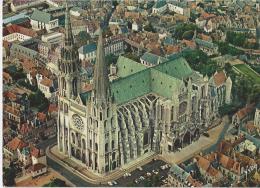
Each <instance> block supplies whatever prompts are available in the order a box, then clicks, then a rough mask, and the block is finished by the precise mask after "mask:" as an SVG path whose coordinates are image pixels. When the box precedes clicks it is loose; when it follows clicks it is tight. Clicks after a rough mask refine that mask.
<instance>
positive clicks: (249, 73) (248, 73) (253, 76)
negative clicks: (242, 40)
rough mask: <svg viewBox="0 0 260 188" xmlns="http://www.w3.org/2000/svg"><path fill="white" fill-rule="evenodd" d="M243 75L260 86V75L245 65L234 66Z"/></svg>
mask: <svg viewBox="0 0 260 188" xmlns="http://www.w3.org/2000/svg"><path fill="white" fill-rule="evenodd" d="M234 67H235V68H236V69H237V70H238V71H239V72H240V73H241V74H244V75H245V76H247V77H248V78H250V79H251V80H252V81H253V82H254V83H255V84H260V75H259V74H258V73H257V72H255V71H253V70H252V69H251V68H250V67H248V66H247V65H245V64H239V65H234Z"/></svg>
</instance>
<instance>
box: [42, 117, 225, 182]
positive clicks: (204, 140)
mask: <svg viewBox="0 0 260 188" xmlns="http://www.w3.org/2000/svg"><path fill="white" fill-rule="evenodd" d="M225 124H227V117H224V118H223V121H222V122H221V123H220V124H219V125H218V126H216V127H214V128H212V129H210V130H209V131H208V133H209V137H205V136H201V137H200V138H199V140H197V141H195V142H193V143H192V144H190V145H188V146H186V147H185V148H183V149H182V150H181V151H179V152H175V153H164V154H163V155H157V154H155V153H146V154H144V155H143V156H142V157H141V158H140V159H137V161H132V162H130V163H129V164H127V165H126V166H124V168H120V169H118V170H115V171H113V172H112V173H108V174H106V175H105V176H100V175H97V174H94V173H93V172H91V171H89V170H88V169H87V167H82V165H81V164H80V162H78V161H76V160H73V159H69V158H68V157H66V156H65V157H64V156H62V155H60V153H59V152H58V148H57V145H55V146H53V147H51V148H49V147H48V148H47V150H46V154H47V156H48V157H49V158H51V159H52V160H54V161H55V162H57V163H58V164H60V165H61V166H63V167H64V168H66V169H67V170H69V171H70V172H71V173H73V174H74V175H77V176H79V177H81V178H82V179H84V180H86V181H87V182H90V183H92V184H96V185H97V184H107V182H108V181H111V180H115V179H118V178H120V177H122V176H123V174H124V173H125V172H132V171H134V170H135V169H136V168H137V167H138V166H143V165H145V164H147V163H149V162H151V161H152V159H154V158H156V159H160V160H163V161H165V162H167V163H169V164H174V163H175V164H179V163H182V162H184V161H186V160H188V159H190V158H192V157H193V156H195V155H197V154H199V153H200V152H201V151H203V150H205V149H206V148H209V147H210V146H212V145H214V144H216V143H217V141H218V139H219V136H220V135H221V134H223V132H222V131H223V130H224V125H225Z"/></svg>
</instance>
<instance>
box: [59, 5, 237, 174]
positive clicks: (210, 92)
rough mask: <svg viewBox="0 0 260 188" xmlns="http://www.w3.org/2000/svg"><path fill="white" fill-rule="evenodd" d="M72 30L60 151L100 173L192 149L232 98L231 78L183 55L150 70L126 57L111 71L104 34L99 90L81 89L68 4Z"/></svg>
mask: <svg viewBox="0 0 260 188" xmlns="http://www.w3.org/2000/svg"><path fill="white" fill-rule="evenodd" d="M65 30H66V31H65V44H64V47H63V48H62V50H61V59H60V60H59V62H58V67H59V73H58V82H59V97H58V102H59V112H58V124H57V126H58V127H57V130H58V135H57V137H58V139H57V140H58V149H59V151H60V153H61V154H62V155H66V156H68V157H69V158H72V159H73V160H75V161H76V162H78V163H80V164H81V165H82V166H84V167H87V168H88V169H89V170H91V171H93V172H94V173H98V174H106V173H107V172H111V171H113V170H115V169H117V168H121V167H122V166H124V165H126V164H128V163H129V162H132V161H135V160H136V159H138V158H139V157H141V156H143V155H144V154H146V155H153V154H155V153H158V154H162V155H163V154H164V153H166V152H167V153H168V152H174V151H176V150H179V149H180V148H183V147H185V146H186V145H188V144H190V143H191V142H192V141H194V140H197V139H198V138H199V136H200V135H201V134H202V133H203V132H204V131H205V130H207V129H208V128H209V127H210V126H211V124H212V122H213V121H214V120H215V119H216V116H217V114H218V107H219V105H220V104H222V103H223V100H225V102H230V95H231V87H232V82H231V80H230V79H229V78H228V79H227V78H226V79H225V78H224V79H219V78H218V77H217V76H218V75H217V76H216V78H215V77H213V78H210V79H209V78H208V77H207V76H206V77H203V76H202V75H200V74H199V73H197V72H195V71H193V70H192V69H191V68H190V66H189V65H188V63H187V62H186V60H185V59H184V58H177V59H172V60H169V61H166V62H163V63H160V64H159V65H156V66H154V67H145V66H144V65H142V64H140V63H137V62H135V61H133V60H130V59H128V58H125V57H123V56H120V57H119V58H118V61H117V64H116V66H112V67H111V69H110V74H109V73H108V66H107V64H106V59H105V55H104V49H103V39H102V33H100V36H99V39H98V45H97V58H96V64H95V71H94V77H93V89H92V90H91V91H89V92H84V93H82V92H81V78H80V76H79V75H80V68H81V65H80V60H79V56H78V52H77V49H75V46H74V41H73V35H72V31H71V23H70V18H69V13H68V8H67V10H66V19H65ZM221 75H222V76H223V74H221ZM219 80H221V82H222V83H221V92H222V93H223V96H225V97H221V100H222V101H221V103H220V102H218V100H220V99H219V98H220V97H218V92H219V89H218V88H217V86H218V87H219V86H220V84H219V82H220V81H219ZM215 81H217V82H218V84H217V86H216V84H215V83H214V82H215ZM221 96H222V95H221Z"/></svg>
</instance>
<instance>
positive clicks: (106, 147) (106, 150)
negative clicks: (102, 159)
mask: <svg viewBox="0 0 260 188" xmlns="http://www.w3.org/2000/svg"><path fill="white" fill-rule="evenodd" d="M105 152H108V143H106V144H105Z"/></svg>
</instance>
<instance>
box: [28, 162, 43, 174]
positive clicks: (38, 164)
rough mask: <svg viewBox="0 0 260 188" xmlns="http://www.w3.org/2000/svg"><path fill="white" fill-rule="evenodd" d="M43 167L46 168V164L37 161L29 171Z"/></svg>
mask: <svg viewBox="0 0 260 188" xmlns="http://www.w3.org/2000/svg"><path fill="white" fill-rule="evenodd" d="M43 168H46V166H45V165H44V164H42V163H37V164H34V165H32V166H31V171H33V172H36V171H38V170H41V169H43Z"/></svg>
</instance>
